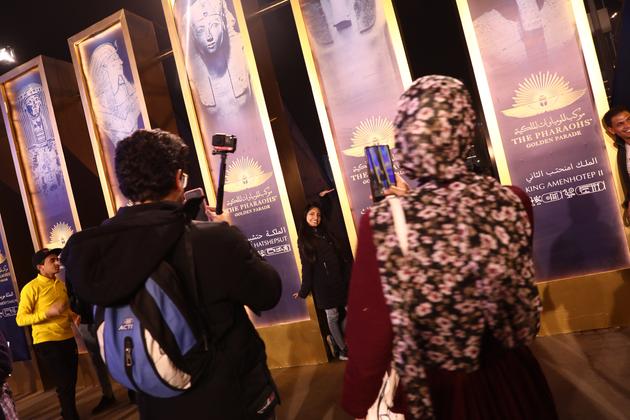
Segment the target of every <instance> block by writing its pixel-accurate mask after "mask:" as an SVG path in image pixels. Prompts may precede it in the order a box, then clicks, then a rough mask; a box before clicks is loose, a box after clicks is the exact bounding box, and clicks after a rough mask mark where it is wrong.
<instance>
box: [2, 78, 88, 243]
mask: <svg viewBox="0 0 630 420" xmlns="http://www.w3.org/2000/svg"><path fill="white" fill-rule="evenodd" d="M4 87H5V93H6V96H7V104H8V107H7V110H8V115H6V116H5V117H6V120H5V121H7V123H8V126H7V132H10V133H11V134H12V135H11V136H10V137H11V139H12V144H11V146H12V150H14V152H15V153H14V159H17V160H18V162H16V167H18V168H19V169H18V171H17V172H18V177H19V178H20V180H21V182H20V184H21V186H22V189H23V191H22V194H23V197H24V198H25V200H26V201H28V203H25V206H26V207H27V208H28V209H30V213H29V216H30V217H29V222H30V223H31V225H32V226H31V227H32V229H33V230H34V234H35V235H36V236H37V242H38V244H37V245H38V246H41V247H63V246H64V245H65V243H66V241H67V240H68V238H69V237H70V235H72V233H74V232H76V231H77V229H78V228H79V226H77V223H78V222H76V220H77V219H76V217H75V214H74V209H73V204H72V203H73V199H72V196H71V191H70V186H69V185H67V177H66V176H65V167H64V165H65V163H64V160H63V151H62V148H61V143H60V142H59V140H57V139H56V137H55V133H56V129H55V125H54V124H55V121H54V118H53V114H52V112H51V109H50V108H49V103H50V102H49V100H48V98H47V95H48V92H46V91H45V90H44V88H43V83H42V77H41V74H40V71H39V67H35V68H33V69H32V70H29V71H27V72H25V73H23V74H22V75H20V76H18V77H16V78H14V79H12V80H10V81H7V82H5V83H4ZM33 240H34V241H35V238H33Z"/></svg>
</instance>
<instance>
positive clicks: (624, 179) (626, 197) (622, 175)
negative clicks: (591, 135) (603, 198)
mask: <svg viewBox="0 0 630 420" xmlns="http://www.w3.org/2000/svg"><path fill="white" fill-rule="evenodd" d="M615 146H617V171H619V179H620V180H621V186H622V188H623V204H622V205H621V206H622V207H623V208H624V209H625V208H627V207H628V201H630V174H629V173H628V167H627V164H626V158H627V156H626V143H625V142H624V141H623V140H622V139H621V138H619V136H616V137H615Z"/></svg>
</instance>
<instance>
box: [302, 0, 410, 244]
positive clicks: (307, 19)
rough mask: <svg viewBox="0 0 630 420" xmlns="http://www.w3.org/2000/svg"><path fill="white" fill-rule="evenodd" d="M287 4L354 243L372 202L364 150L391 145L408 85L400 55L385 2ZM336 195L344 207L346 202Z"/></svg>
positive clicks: (304, 1) (304, 0)
mask: <svg viewBox="0 0 630 420" xmlns="http://www.w3.org/2000/svg"><path fill="white" fill-rule="evenodd" d="M291 5H292V7H293V14H294V16H295V19H296V25H297V27H298V33H299V35H300V42H301V44H302V50H303V53H304V56H305V60H306V64H307V68H308V70H309V77H310V78H311V84H312V87H313V91H314V92H313V93H314V97H315V100H316V102H318V101H321V102H323V103H322V104H320V106H318V111H319V113H320V115H319V118H320V121H321V123H322V128H323V131H324V137H331V138H330V139H327V140H328V141H327V144H326V147H327V148H328V154H329V156H331V158H333V159H332V161H331V163H332V166H333V172H336V173H335V174H334V175H335V183H336V184H337V188H338V189H340V188H342V187H343V188H344V189H345V191H346V194H345V195H346V197H347V200H348V201H349V206H350V208H351V212H352V221H350V220H346V225H347V227H348V230H349V234H350V237H351V238H352V237H353V236H355V235H352V234H351V233H352V232H353V231H354V228H356V227H358V223H359V219H360V217H361V214H362V213H363V212H364V211H365V210H366V209H367V208H368V207H370V206H371V205H372V200H371V198H370V185H369V179H368V173H367V166H366V159H365V154H364V149H365V147H366V146H373V145H385V144H386V145H389V146H390V147H393V146H394V126H393V123H392V121H393V118H394V116H395V115H396V111H397V103H398V99H399V98H400V95H401V94H402V93H403V91H404V88H405V86H408V85H409V84H410V83H411V76H410V74H409V68H408V65H407V62H406V59H405V52H404V50H403V47H402V41H401V40H400V34H399V32H398V26H397V23H396V18H395V16H394V14H393V10H392V6H391V2H390V1H388V0H386V1H377V0H357V1H354V2H348V1H328V0H291ZM304 29H305V30H304ZM305 32H306V33H305ZM322 105H325V106H322ZM328 130H330V132H329V133H327V131H328ZM395 158H396V157H395ZM397 158H398V159H401V158H403V157H402V156H398V157H397ZM337 161H338V163H337ZM335 169H337V171H335ZM339 197H340V199H341V200H342V206H343V205H344V199H345V198H346V197H344V196H343V194H341V193H340V194H339ZM352 223H354V226H352V228H350V227H349V226H348V224H350V225H352Z"/></svg>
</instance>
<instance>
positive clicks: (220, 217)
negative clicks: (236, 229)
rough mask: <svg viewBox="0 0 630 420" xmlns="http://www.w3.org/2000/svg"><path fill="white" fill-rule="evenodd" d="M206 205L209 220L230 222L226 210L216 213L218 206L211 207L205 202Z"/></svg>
mask: <svg viewBox="0 0 630 420" xmlns="http://www.w3.org/2000/svg"><path fill="white" fill-rule="evenodd" d="M204 206H205V211H206V217H207V218H208V220H209V221H211V222H219V223H220V222H225V223H229V219H228V217H227V214H226V213H225V211H224V212H223V213H221V214H216V213H215V210H216V207H210V206H209V205H207V204H204Z"/></svg>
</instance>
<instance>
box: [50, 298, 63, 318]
mask: <svg viewBox="0 0 630 420" xmlns="http://www.w3.org/2000/svg"><path fill="white" fill-rule="evenodd" d="M67 307H68V304H67V303H66V302H64V301H63V300H56V301H55V302H53V304H52V305H50V307H49V308H48V309H47V310H46V318H53V317H55V316H59V315H61V314H62V313H63V311H65V310H66V308H67Z"/></svg>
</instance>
